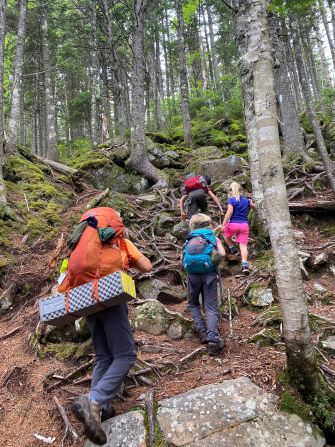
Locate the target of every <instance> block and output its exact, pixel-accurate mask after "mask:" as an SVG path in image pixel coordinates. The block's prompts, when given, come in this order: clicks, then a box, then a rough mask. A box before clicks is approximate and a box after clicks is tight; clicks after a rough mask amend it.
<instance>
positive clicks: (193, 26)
mask: <svg viewBox="0 0 335 447" xmlns="http://www.w3.org/2000/svg"><path fill="white" fill-rule="evenodd" d="M187 31H188V33H187V34H188V48H189V52H190V55H191V59H192V75H193V76H192V78H193V83H192V84H193V88H194V89H195V91H196V94H198V95H199V94H200V93H201V92H202V90H203V86H204V78H203V76H202V64H201V49H200V45H199V28H198V18H197V16H196V15H194V17H193V18H192V19H191V23H190V25H189V26H188V30H187Z"/></svg>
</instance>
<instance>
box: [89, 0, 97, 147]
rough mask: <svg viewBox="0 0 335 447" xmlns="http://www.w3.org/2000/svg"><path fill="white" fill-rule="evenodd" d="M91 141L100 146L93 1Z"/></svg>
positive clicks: (93, 144)
mask: <svg viewBox="0 0 335 447" xmlns="http://www.w3.org/2000/svg"><path fill="white" fill-rule="evenodd" d="M91 8H92V11H91V36H92V42H91V67H90V68H91V141H92V148H93V149H97V148H98V123H97V88H98V70H99V67H98V64H99V62H98V56H97V47H98V40H97V9H96V8H97V4H96V1H95V0H94V1H91Z"/></svg>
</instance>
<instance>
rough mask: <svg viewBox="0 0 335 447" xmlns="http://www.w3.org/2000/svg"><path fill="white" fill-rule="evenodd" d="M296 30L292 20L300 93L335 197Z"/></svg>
mask: <svg viewBox="0 0 335 447" xmlns="http://www.w3.org/2000/svg"><path fill="white" fill-rule="evenodd" d="M298 30H299V27H298V26H297V23H296V21H295V20H293V22H292V27H291V33H292V41H293V45H294V49H295V56H296V61H297V68H298V74H299V80H300V84H301V88H302V92H303V95H304V98H305V102H306V107H307V113H308V117H309V119H310V122H311V125H312V127H313V131H314V135H315V139H316V144H317V146H318V150H319V153H320V155H321V158H322V161H323V164H324V167H325V170H326V173H327V177H328V180H329V184H330V187H331V189H332V191H333V193H334V195H335V178H334V167H333V163H332V161H331V159H330V157H329V155H328V152H327V148H326V144H325V140H324V138H323V135H322V132H321V126H320V123H319V121H318V118H317V115H316V111H315V108H314V104H313V98H312V93H311V87H310V84H309V82H308V79H307V76H306V71H305V68H304V60H303V55H302V48H301V39H300V36H299V31H298Z"/></svg>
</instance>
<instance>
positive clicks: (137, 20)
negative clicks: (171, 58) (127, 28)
mask: <svg viewBox="0 0 335 447" xmlns="http://www.w3.org/2000/svg"><path fill="white" fill-rule="evenodd" d="M146 6H147V4H146V0H135V1H134V9H133V15H134V16H133V39H132V50H133V70H132V107H131V153H130V159H129V162H128V164H129V166H130V167H131V168H132V169H134V170H135V171H137V172H139V173H140V174H142V175H143V176H144V177H146V178H148V179H149V180H151V181H152V182H154V183H155V186H156V187H157V188H165V187H166V186H167V179H166V177H165V175H164V174H163V172H161V171H159V170H158V169H156V168H155V167H154V166H153V165H152V164H151V163H150V161H149V158H148V154H147V150H146V143H145V107H144V91H145V84H144V18H145V9H146Z"/></svg>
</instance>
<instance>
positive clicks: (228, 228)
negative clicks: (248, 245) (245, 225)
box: [223, 223, 238, 255]
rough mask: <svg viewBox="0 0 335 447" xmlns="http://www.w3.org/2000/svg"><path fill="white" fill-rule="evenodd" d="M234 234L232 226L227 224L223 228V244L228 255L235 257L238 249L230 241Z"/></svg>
mask: <svg viewBox="0 0 335 447" xmlns="http://www.w3.org/2000/svg"><path fill="white" fill-rule="evenodd" d="M234 234H235V233H234V229H233V224H231V223H227V224H226V225H225V228H224V232H223V238H224V240H225V243H226V244H227V245H228V248H229V251H230V253H232V254H234V255H235V254H237V253H238V249H237V247H236V246H235V244H234V242H233V240H232V236H233V235H234Z"/></svg>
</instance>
